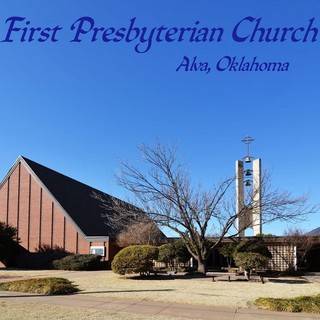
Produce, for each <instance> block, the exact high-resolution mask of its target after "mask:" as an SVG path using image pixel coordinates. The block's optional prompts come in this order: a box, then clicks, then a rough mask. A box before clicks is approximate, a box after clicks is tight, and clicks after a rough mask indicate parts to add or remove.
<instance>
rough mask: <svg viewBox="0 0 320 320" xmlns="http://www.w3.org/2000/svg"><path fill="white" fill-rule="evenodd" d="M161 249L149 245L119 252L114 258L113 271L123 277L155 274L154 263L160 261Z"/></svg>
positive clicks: (130, 247) (131, 247)
mask: <svg viewBox="0 0 320 320" xmlns="http://www.w3.org/2000/svg"><path fill="white" fill-rule="evenodd" d="M158 254H159V249H158V248H157V247H154V246H149V245H135V246H129V247H127V248H124V249H122V250H121V251H119V252H118V253H117V254H116V256H115V257H114V259H113V261H112V264H111V268H112V271H113V272H115V273H118V274H121V275H125V274H130V273H140V274H148V273H150V272H153V261H154V260H157V259H158Z"/></svg>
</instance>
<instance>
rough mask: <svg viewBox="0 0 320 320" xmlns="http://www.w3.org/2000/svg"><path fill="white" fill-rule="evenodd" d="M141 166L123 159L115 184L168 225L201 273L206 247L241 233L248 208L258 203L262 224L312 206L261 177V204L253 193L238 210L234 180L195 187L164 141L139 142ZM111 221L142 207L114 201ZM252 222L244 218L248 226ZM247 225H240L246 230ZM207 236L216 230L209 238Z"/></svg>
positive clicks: (293, 216) (135, 213) (287, 218)
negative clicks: (241, 221)
mask: <svg viewBox="0 0 320 320" xmlns="http://www.w3.org/2000/svg"><path fill="white" fill-rule="evenodd" d="M139 149H140V151H141V153H142V156H143V159H144V164H145V166H144V167H143V168H142V169H140V168H138V167H135V166H133V165H131V164H128V163H122V167H121V173H120V174H119V176H118V182H119V184H120V185H121V186H123V187H124V188H125V189H127V190H128V191H130V192H131V193H132V194H133V195H134V197H135V199H136V202H137V206H139V207H141V208H142V209H143V210H144V212H145V213H146V214H147V215H148V216H149V217H150V218H151V219H152V220H153V221H154V222H155V223H157V224H158V225H159V226H163V227H166V228H169V229H171V230H172V231H174V232H175V233H177V234H178V235H180V237H181V238H182V239H183V241H184V242H185V244H186V246H187V248H188V250H189V252H190V254H191V255H192V256H193V257H194V258H195V259H196V260H197V262H198V271H199V272H202V273H205V271H206V260H207V257H208V255H209V253H210V250H212V249H213V248H215V247H217V246H218V245H219V244H220V243H221V241H222V240H223V239H224V238H226V237H229V238H232V237H235V236H237V235H238V234H239V232H240V231H241V230H237V229H236V227H235V225H236V220H237V218H238V217H240V216H242V215H245V216H248V211H252V210H255V208H257V206H260V207H261V210H262V212H263V223H267V222H271V221H275V220H283V221H292V220H297V219H301V218H303V217H304V216H305V215H306V214H308V213H309V212H311V211H312V210H313V209H312V208H309V207H307V206H306V198H305V197H298V198H294V197H292V196H291V195H290V194H289V193H287V192H279V191H277V190H275V191H272V190H270V189H269V188H267V183H266V181H263V183H262V185H263V192H262V195H261V201H260V203H257V201H255V200H254V199H256V197H255V195H254V194H252V193H251V194H250V195H249V196H248V197H247V199H246V205H245V206H244V207H243V208H241V210H240V211H239V212H236V209H235V198H234V194H235V192H234V181H235V178H229V179H226V180H224V181H222V182H221V183H219V184H217V185H216V186H213V187H212V189H211V190H208V191H206V190H203V189H202V188H200V187H195V186H194V185H193V184H192V182H191V179H190V177H189V175H188V174H187V173H186V171H185V170H184V169H183V167H182V166H181V165H180V164H179V163H178V162H177V159H176V151H175V149H172V148H167V147H164V146H162V145H156V146H155V147H147V146H141V147H140V148H139ZM112 205H113V210H116V211H117V214H116V215H113V219H112V223H113V224H115V225H116V224H119V225H121V224H123V223H124V222H125V221H128V219H129V218H128V217H130V216H131V217H132V218H133V219H137V216H139V214H140V215H141V210H140V209H137V207H131V209H130V210H128V208H123V206H122V205H121V203H120V202H119V201H118V200H116V199H115V201H113V204H112ZM249 224H252V221H248V225H249ZM248 225H246V226H244V228H246V227H247V226H248ZM208 234H215V235H216V236H215V237H214V238H213V239H210V240H209V239H208Z"/></svg>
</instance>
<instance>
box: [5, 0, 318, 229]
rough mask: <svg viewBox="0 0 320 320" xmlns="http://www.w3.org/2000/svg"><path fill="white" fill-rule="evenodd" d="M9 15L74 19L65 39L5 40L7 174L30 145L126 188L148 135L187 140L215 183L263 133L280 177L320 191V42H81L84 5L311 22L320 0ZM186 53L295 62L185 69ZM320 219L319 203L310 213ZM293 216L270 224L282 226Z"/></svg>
mask: <svg viewBox="0 0 320 320" xmlns="http://www.w3.org/2000/svg"><path fill="white" fill-rule="evenodd" d="M0 9H1V10H0V34H1V37H3V32H4V29H5V23H4V21H5V19H6V18H7V17H9V16H13V15H19V16H25V17H28V19H29V20H31V22H32V24H34V25H44V26H46V25H56V24H60V25H62V26H63V27H64V28H65V30H64V32H62V36H61V39H60V41H58V42H57V43H54V44H52V43H43V44H39V43H29V44H27V43H18V42H14V43H11V44H8V43H0V65H1V69H0V70H1V72H0V110H1V113H0V120H1V139H0V154H1V156H0V174H1V176H3V175H4V174H5V173H6V171H7V170H8V168H9V167H10V165H11V164H12V163H13V162H14V160H15V159H16V157H17V156H18V155H19V154H22V155H25V156H27V157H29V158H31V159H33V160H35V161H37V162H40V163H42V164H44V165H47V166H49V167H51V168H53V169H56V170H58V171H61V172H63V173H65V174H67V175H70V176H72V177H74V178H76V179H78V180H80V181H83V182H85V183H87V184H90V185H93V186H95V187H97V188H100V189H102V190H104V191H106V192H109V193H111V194H114V195H117V196H120V197H124V198H125V197H126V193H125V192H124V191H123V190H121V189H120V187H119V186H117V185H116V182H115V179H114V174H115V172H116V171H117V169H118V168H119V162H120V161H121V160H129V161H135V160H136V159H137V150H136V146H137V145H138V144H140V143H153V142H155V141H160V142H162V143H164V144H175V145H178V147H179V155H180V158H181V160H182V161H183V162H184V163H186V164H187V166H188V168H189V170H190V172H191V173H192V177H193V179H194V181H195V182H200V183H202V184H203V185H205V186H209V185H210V184H211V183H215V182H216V181H219V180H221V179H223V178H224V177H229V176H230V175H232V174H233V170H234V161H235V160H236V159H238V158H240V157H242V156H243V154H244V148H243V145H242V144H241V142H240V140H241V138H242V137H243V136H244V135H247V134H250V135H252V136H254V137H255V138H256V141H255V143H254V147H253V153H254V155H255V156H259V157H261V158H262V159H263V166H264V169H267V170H268V171H269V172H271V174H272V177H273V185H274V186H276V187H279V188H281V189H284V190H288V191H291V192H293V193H294V194H302V193H308V194H309V195H310V201H311V202H313V203H318V202H320V187H319V181H320V170H319V165H320V149H319V138H320V111H319V101H320V90H319V80H320V64H319V54H320V46H319V42H318V43H305V44H301V43H282V44H281V43H274V44H257V43H255V44H240V43H234V42H232V41H231V40H230V37H228V36H226V37H225V39H224V41H223V42H222V43H206V44H190V43H179V44H177V43H172V44H170V43H169V44H164V43H162V44H156V45H154V47H153V48H152V49H151V50H150V51H149V52H148V53H146V54H137V53H135V52H134V50H133V47H132V45H130V44H124V43H119V44H117V45H110V44H104V43H101V42H100V43H94V44H92V43H88V42H86V43H80V44H79V43H69V42H68V39H69V38H70V33H69V31H68V28H69V27H70V25H71V23H72V22H74V21H75V20H76V19H77V18H79V17H80V16H91V17H93V18H94V19H95V20H96V22H97V23H99V24H101V25H105V26H108V25H110V26H112V25H116V26H122V25H127V24H128V21H129V19H131V18H132V17H137V21H138V22H139V23H140V24H141V25H146V26H158V25H162V24H165V25H170V26H174V25H177V26H187V25H190V24H193V23H194V21H196V20H199V21H201V24H204V25H208V26H223V27H224V28H225V32H226V34H227V35H228V34H229V33H230V31H231V28H232V27H233V26H234V24H235V23H236V22H238V21H239V20H241V19H242V18H243V17H245V16H248V15H251V16H254V17H263V21H264V23H265V24H266V25H268V26H291V25H295V26H300V25H301V26H303V25H306V23H307V21H308V20H309V19H310V18H311V17H315V18H316V21H317V24H318V25H319V26H320V10H319V9H320V2H319V1H316V0H315V1H311V0H310V1H308V2H307V3H306V2H303V1H295V2H292V1H289V0H288V1H281V2H280V1H263V2H262V1H259V2H257V1H241V2H239V1H223V2H221V1H219V2H218V1H209V0H208V1H204V0H199V1H192V2H191V1H189V2H187V1H185V0H177V1H169V0H168V1H165V0H163V1H157V2H155V1H143V0H141V1H131V0H130V1H129V0H127V1H121V2H119V1H106V0H100V1H99V0H96V1H84V0H68V1H65V0H56V1H54V2H46V3H45V4H44V3H43V1H40V0H38V1H35V0H29V1H17V0H10V1H9V0H3V1H2V2H1V5H0ZM184 55H188V56H190V57H193V56H198V57H199V58H201V59H204V60H208V61H210V62H212V63H214V62H215V61H217V60H218V59H219V58H221V57H222V56H225V55H230V56H238V57H242V56H246V57H248V58H251V57H254V56H257V57H258V58H259V59H260V60H261V61H264V60H265V61H290V63H291V66H290V71H288V72H284V73H254V72H252V73H249V72H248V73H240V72H238V73H232V72H224V73H211V74H208V75H205V74H201V73H191V72H189V73H185V72H180V73H178V72H176V71H175V68H176V66H177V64H178V63H179V61H180V60H181V59H182V57H183V56H184ZM318 226H320V218H319V216H317V215H314V216H310V218H309V219H308V220H307V221H305V222H303V223H302V224H301V227H302V228H304V229H305V230H309V229H313V228H315V227H318ZM286 228H287V225H284V224H279V223H276V224H273V225H271V226H266V227H265V232H272V233H277V234H281V233H282V231H283V230H284V229H286Z"/></svg>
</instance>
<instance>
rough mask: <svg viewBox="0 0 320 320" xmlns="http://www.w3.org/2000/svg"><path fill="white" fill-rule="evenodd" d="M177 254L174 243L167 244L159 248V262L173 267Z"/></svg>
mask: <svg viewBox="0 0 320 320" xmlns="http://www.w3.org/2000/svg"><path fill="white" fill-rule="evenodd" d="M175 257H176V252H175V248H174V245H173V243H166V244H163V245H162V246H160V247H159V255H158V261H160V262H164V263H165V264H166V265H170V266H173V265H174V258H175Z"/></svg>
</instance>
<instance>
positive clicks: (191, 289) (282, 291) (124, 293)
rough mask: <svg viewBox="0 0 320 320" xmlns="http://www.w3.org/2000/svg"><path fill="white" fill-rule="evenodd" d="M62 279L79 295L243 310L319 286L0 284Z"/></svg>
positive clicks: (108, 280)
mask: <svg viewBox="0 0 320 320" xmlns="http://www.w3.org/2000/svg"><path fill="white" fill-rule="evenodd" d="M48 276H50V277H63V278H67V279H69V280H71V281H74V282H75V284H77V285H79V289H81V290H83V291H82V293H85V294H88V295H91V296H97V297H104V296H108V297H116V298H125V299H140V300H151V301H161V302H171V303H172V302H177V303H189V304H202V305H209V306H229V307H234V306H237V307H245V306H247V305H248V303H251V302H253V301H254V300H255V299H256V298H259V297H274V298H291V297H295V296H301V295H314V294H319V293H320V283H271V282H267V283H265V284H261V283H259V282H249V283H247V282H240V281H231V282H227V281H217V282H212V281H211V280H210V279H200V278H199V279H176V280H136V279H130V278H129V279H125V278H123V277H119V276H118V275H115V274H113V273H112V272H111V271H91V272H87V271H59V270H49V271H46V270H44V271H9V270H3V271H0V281H5V280H6V279H7V280H9V279H13V278H11V277H19V278H24V277H27V278H28V277H48Z"/></svg>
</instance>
